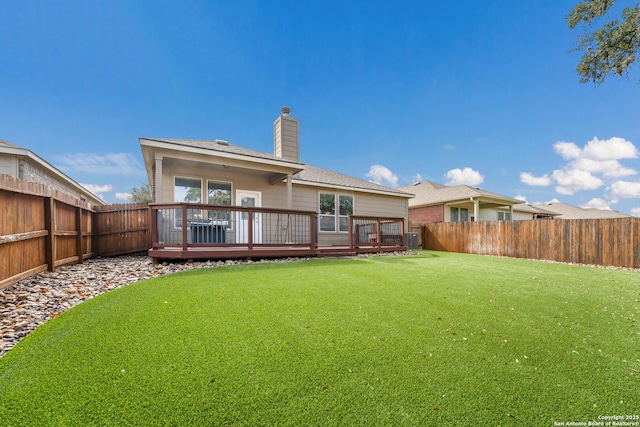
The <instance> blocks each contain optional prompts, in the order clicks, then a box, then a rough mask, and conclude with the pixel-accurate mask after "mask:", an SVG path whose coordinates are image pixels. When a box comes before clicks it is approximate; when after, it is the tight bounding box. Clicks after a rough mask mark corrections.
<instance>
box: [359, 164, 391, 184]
mask: <svg viewBox="0 0 640 427" xmlns="http://www.w3.org/2000/svg"><path fill="white" fill-rule="evenodd" d="M365 176H366V177H367V178H369V179H371V181H372V182H375V183H376V184H383V185H390V186H392V187H396V186H397V185H398V176H397V175H396V174H394V173H393V172H391V171H390V170H389V169H388V168H387V167H385V166H382V165H372V166H371V167H370V168H369V172H368V173H366V174H365Z"/></svg>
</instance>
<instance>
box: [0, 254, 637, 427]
mask: <svg viewBox="0 0 640 427" xmlns="http://www.w3.org/2000/svg"><path fill="white" fill-rule="evenodd" d="M639 290H640V273H638V272H637V271H619V270H609V269H601V268H590V267H579V266H570V265H561V264H551V263H542V262H534V261H525V260H514V259H506V258H495V257H481V256H474V255H463V254H452V253H443V252H421V253H420V254H419V255H414V256H406V257H372V258H363V259H318V260H310V261H300V262H293V263H284V264H282V263H278V264H243V265H239V266H232V267H223V268H215V269H203V270H195V271H190V272H185V273H178V274H174V275H170V276H163V277H158V278H154V279H150V280H146V281H143V282H139V283H136V284H133V285H130V286H127V287H124V288H121V289H118V290H115V291H113V292H110V293H108V294H104V295H101V296H100V297H97V298H95V299H93V300H90V301H88V302H86V303H83V304H81V305H80V306H78V307H76V308H74V309H72V310H70V311H68V312H66V313H63V314H62V315H60V316H58V317H56V318H55V319H54V320H52V321H50V322H49V323H47V324H45V325H43V326H41V327H40V328H38V329H37V330H36V331H34V332H33V333H32V334H31V335H29V336H28V337H27V338H26V339H25V340H23V341H22V342H21V343H20V344H19V345H17V346H16V347H15V348H14V349H12V350H11V351H10V352H9V353H8V354H7V355H5V356H4V357H3V358H2V359H0V425H2V426H11V425H16V426H18V425H20V426H21V425H24V426H57V425H64V426H68V425H69V426H76V425H77V426H86V425H99V426H105V425H114V426H124V425H167V426H187V425H204V426H208V425H233V426H244V425H247V426H254V425H279V426H281V425H291V426H298V425H305V426H313V425H317V426H331V425H345V426H355V425H455V426H459V425H463V426H466V425H483V426H500V425H506V426H508V425H518V426H553V425H554V423H565V422H569V421H571V422H585V423H586V422H588V421H592V420H596V421H597V420H598V416H611V415H631V416H633V415H640V336H639V335H640V325H637V323H636V318H637V317H638V315H639V310H640V303H639V300H640V294H639ZM555 425H558V424H555Z"/></svg>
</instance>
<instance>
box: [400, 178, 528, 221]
mask: <svg viewBox="0 0 640 427" xmlns="http://www.w3.org/2000/svg"><path fill="white" fill-rule="evenodd" d="M399 190H402V191H406V192H412V193H414V194H415V198H413V199H410V200H409V220H410V221H412V222H416V223H422V224H426V223H430V222H466V221H502V220H512V219H513V220H519V219H533V212H532V209H531V208H530V207H528V206H523V207H522V209H516V207H517V206H519V205H521V206H522V200H518V199H514V198H512V197H507V196H502V195H500V194H497V193H492V192H490V191H486V190H482V189H480V188H475V187H471V186H468V185H456V186H447V185H442V184H438V183H435V182H430V181H425V182H418V183H416V184H413V185H410V186H407V187H401V188H399Z"/></svg>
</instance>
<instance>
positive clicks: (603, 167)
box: [571, 157, 638, 178]
mask: <svg viewBox="0 0 640 427" xmlns="http://www.w3.org/2000/svg"><path fill="white" fill-rule="evenodd" d="M571 166H572V167H574V168H575V169H579V170H583V171H587V172H593V173H602V174H603V175H604V176H605V177H610V178H621V177H623V176H630V175H637V174H638V172H636V171H635V170H633V169H630V168H625V167H623V166H622V165H621V164H620V162H619V161H617V160H595V159H590V158H588V157H582V158H580V159H577V160H575V161H574V162H572V163H571Z"/></svg>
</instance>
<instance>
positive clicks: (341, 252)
mask: <svg viewBox="0 0 640 427" xmlns="http://www.w3.org/2000/svg"><path fill="white" fill-rule="evenodd" d="M356 255H357V253H356V251H355V250H353V249H351V248H322V249H318V257H319V258H327V257H347V256H356Z"/></svg>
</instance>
